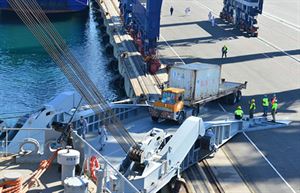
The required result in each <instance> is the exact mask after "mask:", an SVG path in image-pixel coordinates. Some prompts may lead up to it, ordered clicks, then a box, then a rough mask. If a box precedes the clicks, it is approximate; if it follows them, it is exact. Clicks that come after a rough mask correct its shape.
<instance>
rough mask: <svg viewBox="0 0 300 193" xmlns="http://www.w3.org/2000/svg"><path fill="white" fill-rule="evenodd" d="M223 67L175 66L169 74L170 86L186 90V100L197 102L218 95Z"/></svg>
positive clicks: (206, 65)
mask: <svg viewBox="0 0 300 193" xmlns="http://www.w3.org/2000/svg"><path fill="white" fill-rule="evenodd" d="M220 77H221V67H220V66H219V65H213V64H202V63H192V64H185V65H179V66H173V67H172V68H171V69H170V72H169V86H170V87H175V88H183V89H185V94H184V100H187V101H196V100H201V99H203V98H206V97H209V96H213V95H216V94H218V92H219V87H220Z"/></svg>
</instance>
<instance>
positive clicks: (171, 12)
mask: <svg viewBox="0 0 300 193" xmlns="http://www.w3.org/2000/svg"><path fill="white" fill-rule="evenodd" d="M173 12H174V8H173V6H171V7H170V14H171V16H172V15H173Z"/></svg>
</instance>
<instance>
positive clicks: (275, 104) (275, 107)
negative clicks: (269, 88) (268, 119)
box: [272, 99, 278, 122]
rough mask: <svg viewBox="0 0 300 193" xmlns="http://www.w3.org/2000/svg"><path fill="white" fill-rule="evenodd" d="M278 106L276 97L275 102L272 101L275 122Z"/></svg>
mask: <svg viewBox="0 0 300 193" xmlns="http://www.w3.org/2000/svg"><path fill="white" fill-rule="evenodd" d="M277 108H278V103H277V100H276V99H275V100H274V102H273V103H272V118H273V120H272V122H275V121H276V119H275V114H276V113H277Z"/></svg>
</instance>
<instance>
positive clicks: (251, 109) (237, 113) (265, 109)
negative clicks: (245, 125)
mask: <svg viewBox="0 0 300 193" xmlns="http://www.w3.org/2000/svg"><path fill="white" fill-rule="evenodd" d="M270 103H271V115H272V118H273V120H272V121H273V122H275V121H276V119H275V114H276V113H277V108H278V101H277V97H276V95H275V94H274V95H273V98H272V100H271V101H269V98H268V96H267V95H264V97H263V99H262V107H263V116H267V115H268V109H269V106H270ZM255 110H256V104H255V99H252V100H251V101H250V103H249V118H250V119H253V117H254V113H255ZM243 116H244V111H243V110H242V107H241V106H238V107H237V109H236V110H235V112H234V117H235V119H237V120H241V119H242V118H243Z"/></svg>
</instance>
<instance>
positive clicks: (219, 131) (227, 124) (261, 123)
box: [181, 117, 288, 171]
mask: <svg viewBox="0 0 300 193" xmlns="http://www.w3.org/2000/svg"><path fill="white" fill-rule="evenodd" d="M287 124H288V122H286V123H285V122H276V123H274V122H270V121H268V120H267V118H266V117H255V118H254V119H251V120H225V121H209V122H205V129H206V131H207V130H209V129H211V131H212V132H213V133H214V136H213V138H212V139H211V140H210V144H211V145H212V144H215V145H216V147H217V148H219V147H220V146H222V145H224V144H225V143H226V142H227V141H228V140H230V139H231V138H232V137H234V136H235V135H236V134H238V133H240V132H250V131H258V130H264V129H271V128H278V127H282V126H285V125H287ZM203 146H204V145H203V141H202V138H201V137H199V138H198V139H197V141H196V142H195V144H194V145H193V147H192V148H191V149H190V151H189V153H188V155H187V156H186V157H185V159H184V161H183V162H182V164H181V171H185V170H186V169H187V168H189V167H190V166H192V165H194V164H196V163H197V162H199V161H200V160H203V159H204V158H205V157H207V156H209V155H210V154H211V153H212V151H211V150H208V149H206V148H205V147H203Z"/></svg>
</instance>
